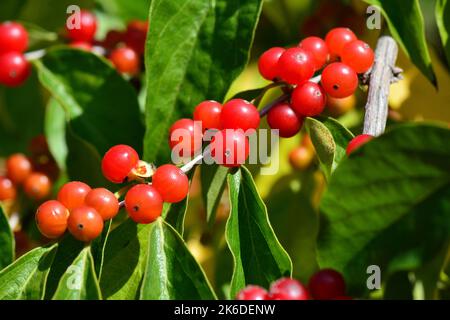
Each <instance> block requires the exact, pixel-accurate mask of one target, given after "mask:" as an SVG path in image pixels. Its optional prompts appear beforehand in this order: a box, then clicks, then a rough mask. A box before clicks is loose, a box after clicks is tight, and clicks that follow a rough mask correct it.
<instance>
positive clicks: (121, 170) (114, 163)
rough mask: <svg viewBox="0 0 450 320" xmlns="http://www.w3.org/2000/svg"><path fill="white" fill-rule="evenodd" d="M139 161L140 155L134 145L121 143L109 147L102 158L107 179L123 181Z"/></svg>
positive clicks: (117, 181) (115, 181) (116, 181)
mask: <svg viewBox="0 0 450 320" xmlns="http://www.w3.org/2000/svg"><path fill="white" fill-rule="evenodd" d="M138 162H139V155H138V154H137V152H136V150H134V149H133V148H132V147H130V146H127V145H124V144H119V145H116V146H114V147H112V148H111V149H109V150H108V151H107V152H106V153H105V155H104V156H103V159H102V172H103V175H104V176H105V178H106V179H108V180H109V181H111V182H114V183H123V182H125V179H126V178H127V177H128V174H129V173H130V172H131V170H132V169H133V168H134V167H136V165H137V164H138Z"/></svg>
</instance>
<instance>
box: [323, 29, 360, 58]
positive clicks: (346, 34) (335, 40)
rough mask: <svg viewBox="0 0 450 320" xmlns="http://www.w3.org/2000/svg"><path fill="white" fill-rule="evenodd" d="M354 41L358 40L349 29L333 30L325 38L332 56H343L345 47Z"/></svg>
mask: <svg viewBox="0 0 450 320" xmlns="http://www.w3.org/2000/svg"><path fill="white" fill-rule="evenodd" d="M354 40H357V38H356V35H355V34H354V33H353V31H352V30H350V29H348V28H335V29H331V30H330V31H329V32H328V33H327V35H326V37H325V42H326V44H327V46H328V50H329V51H330V55H332V56H341V54H342V50H343V49H344V46H345V45H346V44H347V43H350V42H352V41H354Z"/></svg>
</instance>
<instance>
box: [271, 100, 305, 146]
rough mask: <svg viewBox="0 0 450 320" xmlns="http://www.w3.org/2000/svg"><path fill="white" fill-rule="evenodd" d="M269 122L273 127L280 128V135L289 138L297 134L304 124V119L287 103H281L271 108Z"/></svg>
mask: <svg viewBox="0 0 450 320" xmlns="http://www.w3.org/2000/svg"><path fill="white" fill-rule="evenodd" d="M267 123H268V124H269V126H270V128H271V129H278V130H279V133H278V134H279V136H280V137H283V138H289V137H293V136H295V135H296V134H297V133H298V132H299V131H300V128H301V127H302V125H303V119H302V118H300V117H299V116H297V115H296V114H295V112H294V110H292V108H291V106H290V105H289V104H287V103H280V104H278V105H276V106H275V107H273V108H272V109H270V111H269V113H268V114H267Z"/></svg>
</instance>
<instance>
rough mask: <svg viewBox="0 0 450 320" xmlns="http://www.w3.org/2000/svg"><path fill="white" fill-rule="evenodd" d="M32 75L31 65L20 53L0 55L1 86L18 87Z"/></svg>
mask: <svg viewBox="0 0 450 320" xmlns="http://www.w3.org/2000/svg"><path fill="white" fill-rule="evenodd" d="M30 73H31V67H30V63H29V62H28V61H27V60H26V59H25V56H24V55H23V54H21V53H19V52H8V53H4V54H1V55H0V84H4V85H5V86H8V87H17V86H20V85H21V84H22V83H24V82H25V81H26V80H27V79H28V77H29V75H30Z"/></svg>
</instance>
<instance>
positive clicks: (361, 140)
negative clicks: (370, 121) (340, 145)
mask: <svg viewBox="0 0 450 320" xmlns="http://www.w3.org/2000/svg"><path fill="white" fill-rule="evenodd" d="M373 138H374V137H373V136H371V135H370V134H360V135H359V136H356V137H354V138H353V139H352V140H351V141H350V142H349V143H348V145H347V150H346V153H347V156H349V155H350V154H351V153H352V152H353V151H355V150H356V149H358V148H359V147H361V146H362V145H363V144H365V143H367V142H369V141H370V140H372V139H373Z"/></svg>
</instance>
